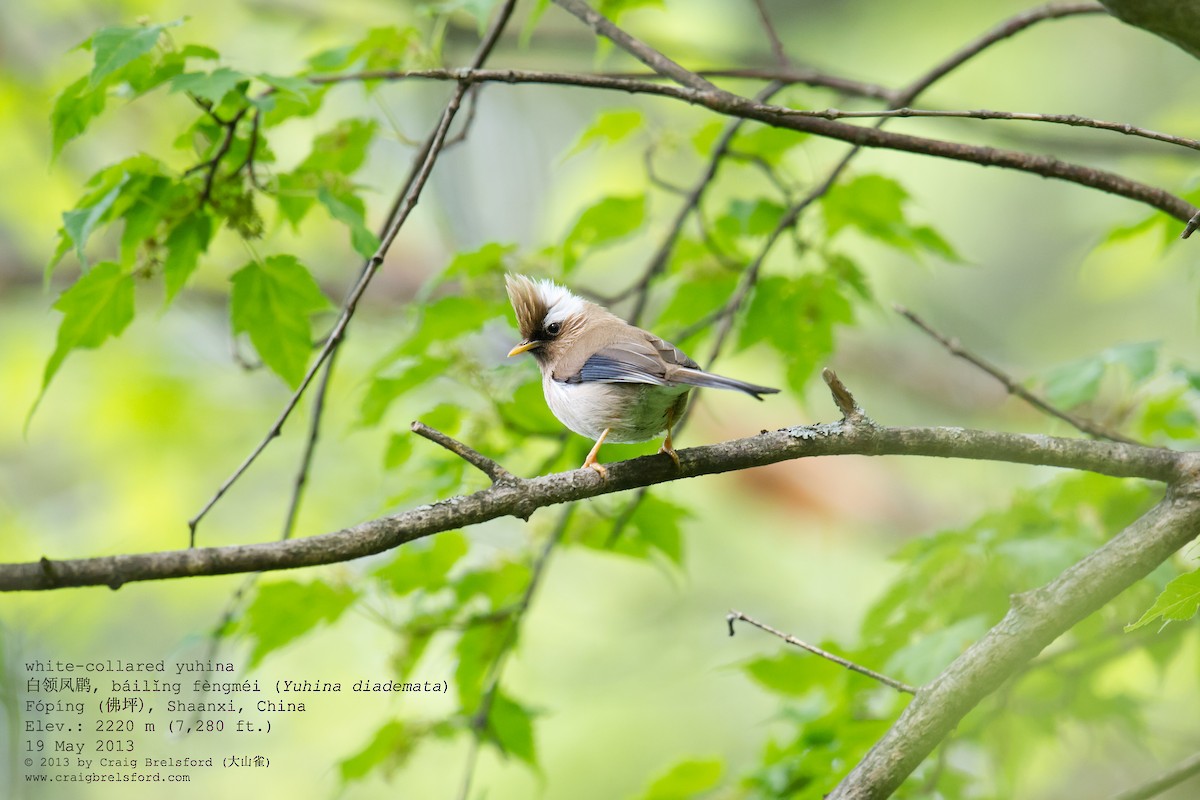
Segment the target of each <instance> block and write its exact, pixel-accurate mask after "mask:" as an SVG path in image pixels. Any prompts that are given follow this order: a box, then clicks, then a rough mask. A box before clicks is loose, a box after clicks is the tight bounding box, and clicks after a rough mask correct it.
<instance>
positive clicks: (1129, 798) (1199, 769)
mask: <svg viewBox="0 0 1200 800" xmlns="http://www.w3.org/2000/svg"><path fill="white" fill-rule="evenodd" d="M1197 775H1200V753H1197V754H1196V755H1194V756H1192V757H1191V758H1189V759H1187V760H1185V761H1183V762H1182V763H1180V764H1178V765H1176V766H1175V767H1173V768H1172V769H1170V770H1168V771H1167V772H1165V773H1163V774H1162V775H1159V776H1158V777H1157V778H1155V779H1154V780H1152V781H1149V782H1148V783H1144V784H1142V785H1141V786H1137V787H1134V788H1133V789H1127V790H1126V791H1124V792H1121V793H1119V794H1115V795H1113V796H1112V800H1150V798H1151V797H1157V796H1158V795H1160V794H1162V793H1163V792H1165V791H1167V790H1168V789H1170V788H1172V787H1175V786H1178V785H1179V784H1181V783H1183V782H1184V781H1186V780H1187V779H1188V778H1193V777H1195V776H1197Z"/></svg>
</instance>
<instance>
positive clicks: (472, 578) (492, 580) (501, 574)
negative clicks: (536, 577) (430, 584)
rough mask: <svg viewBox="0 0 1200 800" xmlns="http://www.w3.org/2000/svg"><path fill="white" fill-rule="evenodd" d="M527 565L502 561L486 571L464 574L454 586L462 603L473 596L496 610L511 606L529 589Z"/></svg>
mask: <svg viewBox="0 0 1200 800" xmlns="http://www.w3.org/2000/svg"><path fill="white" fill-rule="evenodd" d="M529 579H530V569H529V565H528V564H523V563H520V562H517V561H503V562H501V563H500V564H496V565H492V566H489V567H488V568H486V569H480V570H473V571H471V572H467V573H464V574H463V575H462V577H460V578H459V579H458V580H457V581H455V583H454V593H455V595H456V596H457V597H458V602H459V603H460V604H463V603H466V602H467V601H468V600H470V599H471V598H473V597H481V596H482V597H485V598H487V601H488V605H489V606H491V608H492V609H493V610H498V609H502V608H506V607H508V606H511V605H512V604H513V603H515V602H517V600H518V599H519V598H520V597H521V595H522V594H524V593H525V590H526V588H527V587H528V586H529Z"/></svg>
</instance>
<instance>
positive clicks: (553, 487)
mask: <svg viewBox="0 0 1200 800" xmlns="http://www.w3.org/2000/svg"><path fill="white" fill-rule="evenodd" d="M829 455H874V456H881V455H909V456H932V457H937V458H964V459H973V460H984V461H1006V462H1012V463H1018V464H1038V465H1044V466H1053V467H1064V468H1068V469H1081V470H1089V471H1092V472H1097V473H1100V474H1102V475H1111V476H1114V477H1122V478H1146V479H1149V480H1155V481H1164V482H1175V481H1179V480H1183V479H1184V478H1187V477H1190V476H1191V475H1192V474H1193V473H1200V456H1197V455H1196V454H1192V453H1179V452H1175V451H1172V450H1166V449H1162V448H1152V447H1141V446H1136V445H1128V444H1122V443H1116V442H1098V441H1090V440H1086V439H1063V438H1056V437H1052V436H1041V435H1031V434H1016V433H1001V432H992V431H977V430H970V429H966V428H886V427H879V426H876V425H874V424H861V423H848V422H846V421H841V422H834V423H826V424H821V425H805V426H798V427H792V428H783V429H780V430H777V431H770V432H767V433H762V434H759V435H757V436H752V437H749V438H746V439H736V440H732V441H727V442H722V443H720V444H712V445H706V446H703V447H695V448H690V449H687V450H680V451H679V457H680V467H679V468H676V467H675V465H674V464H673V463H671V462H670V461H669V460H667V459H664V458H659V457H656V456H645V457H642V458H636V459H632V460H629V461H622V462H619V463H616V464H609V465H607V467H608V477H607V479H602V478H601V477H600V476H599V475H598V474H596V472H595V471H593V470H586V469H585V470H572V471H569V472H560V473H557V474H554V475H547V476H544V477H540V478H532V479H529V480H524V481H520V482H517V483H508V482H503V483H495V484H493V485H492V486H490V487H488V488H487V489H483V490H481V491H479V492H476V493H475V494H472V495H465V496H459V497H454V498H451V499H449V500H443V501H441V502H439V503H434V504H432V505H425V506H420V507H418V508H414V509H412V510H410V511H406V512H402V513H399V514H395V515H393V516H388V517H383V518H381V519H375V520H371V521H369V522H364V523H362V524H360V525H356V526H354V527H352V528H346V529H344V530H341V531H337V532H334V533H326V534H321V535H319V536H310V537H306V538H300V539H289V540H286V541H278V542H267V543H260V544H247V545H234V546H229V547H205V548H189V549H185V550H172V551H165V552H158V553H141V554H135V555H116V556H103V557H98V558H84V559H75V560H64V561H55V560H50V559H48V558H42V559H41V560H39V561H34V562H29V563H24V564H0V591H20V590H42V589H57V588H62V587H68V586H109V587H111V588H114V589H115V588H118V587H120V586H121V585H122V584H125V583H129V582H131V581H146V580H161V579H166V578H183V577H192V576H197V575H227V574H232V573H241V572H255V571H269V570H280V569H295V568H298V567H308V566H315V565H317V564H332V563H337V562H342V561H349V560H351V559H355V558H361V557H363V556H368V555H372V554H375V553H380V552H383V551H385V550H390V549H392V548H394V547H398V546H399V545H402V544H405V543H406V542H411V541H413V540H415V539H420V538H423V537H426V536H430V535H432V534H435V533H439V532H441V531H446V530H451V529H454V528H463V527H467V526H470V525H477V524H479V523H481V522H486V521H488V520H493V519H498V518H500V517H505V516H516V517H521V518H526V517H528V516H529V515H531V514H532V513H533V512H534V511H536V510H537V509H539V508H543V507H545V506H551V505H557V504H560V503H568V502H571V501H574V500H582V499H585V498H589V497H597V496H599V495H604V494H613V493H615V492H623V491H627V490H629V489H636V488H638V487H641V486H650V485H653V484H659V483H667V482H669V481H674V480H681V479H683V478H695V477H699V476H701V475H713V474H718V473H722V472H732V471H735V470H742V469H748V468H750V467H758V466H763V465H765V464H774V463H777V462H779V461H786V460H790V459H796V458H806V457H813V456H829Z"/></svg>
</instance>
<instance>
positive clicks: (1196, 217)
mask: <svg viewBox="0 0 1200 800" xmlns="http://www.w3.org/2000/svg"><path fill="white" fill-rule="evenodd" d="M1196 228H1200V211H1197V212H1196V213H1195V214H1193V215H1192V218H1191V219H1189V220H1188V221H1187V225H1185V226H1184V227H1183V233H1181V234H1179V238H1180V239H1187V238H1189V237H1190V236H1191V235H1192V234H1193V233H1195V232H1196Z"/></svg>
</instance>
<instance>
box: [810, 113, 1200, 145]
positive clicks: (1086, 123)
mask: <svg viewBox="0 0 1200 800" xmlns="http://www.w3.org/2000/svg"><path fill="white" fill-rule="evenodd" d="M789 113H791V114H793V115H795V116H802V117H819V118H820V119H894V118H897V117H904V118H909V117H923V118H934V119H936V118H947V119H981V120H1015V121H1018V122H1046V123H1050V124H1053V125H1070V126H1072V127H1076V128H1095V129H1096V130H1102V131H1114V132H1116V133H1123V134H1125V135H1126V136H1137V137H1140V138H1142V139H1150V140H1152V141H1156V142H1165V143H1166V144H1174V145H1178V146H1179V147H1186V148H1189V149H1191V150H1200V140H1196V139H1189V138H1187V137H1186V136H1175V135H1174V134H1170V133H1160V132H1159V131H1152V130H1150V129H1149V128H1140V127H1138V126H1137V125H1130V124H1129V123H1127V122H1107V121H1105V120H1101V119H1092V118H1090V117H1081V116H1079V115H1078V114H1030V113H1024V112H1019V111H989V110H987V109H978V110H974V111H955V110H950V111H939V110H936V109H927V108H893V109H888V110H886V111H842V110H840V109H836V108H826V109H822V110H819V111H806V110H796V111H792V112H789Z"/></svg>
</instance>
